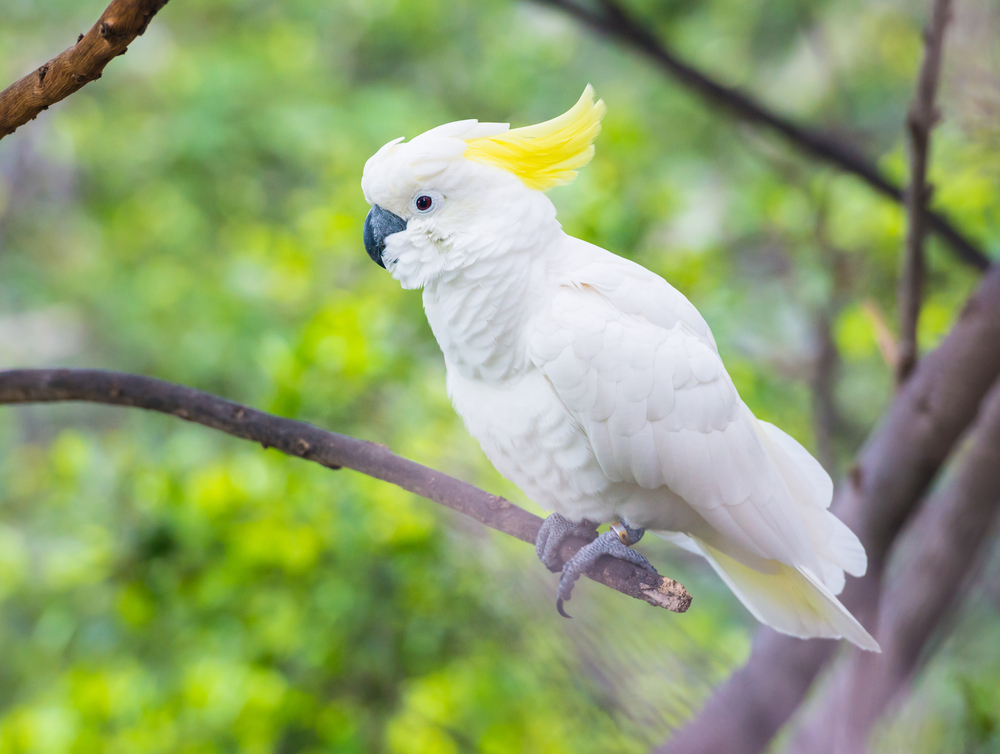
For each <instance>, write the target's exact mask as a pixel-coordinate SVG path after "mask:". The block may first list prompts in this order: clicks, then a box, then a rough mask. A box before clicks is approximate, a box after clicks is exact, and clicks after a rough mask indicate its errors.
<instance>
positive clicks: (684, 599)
mask: <svg viewBox="0 0 1000 754" xmlns="http://www.w3.org/2000/svg"><path fill="white" fill-rule="evenodd" d="M56 401H88V402H91V403H105V404H108V405H112V406H130V407H133V408H143V409H147V410H150V411H158V412H160V413H163V414H169V415H171V416H176V417H177V418H179V419H184V420H185V421H190V422H194V423H196V424H201V425H203V426H205V427H211V428H212V429H217V430H219V431H221V432H225V433H226V434H230V435H233V436H234V437H240V438H242V439H244V440H252V441H253V442H257V443H260V444H261V445H263V446H264V447H265V448H275V449H276V450H280V451H281V452H282V453H285V454H287V455H290V456H296V457H297V458H304V459H306V460H308V461H315V462H316V463H318V464H321V465H323V466H326V467H327V468H330V469H339V468H349V469H354V470H355V471H360V472H361V473H362V474H367V475H368V476H371V477H375V478H376V479H381V480H383V481H385V482H390V483H391V484H395V485H396V486H398V487H402V488H403V489H404V490H408V491H409V492H413V493H416V494H417V495H421V496H423V497H426V498H427V499H428V500H433V501H434V502H436V503H440V504H441V505H446V506H447V507H449V508H451V509H452V510H456V511H458V512H459V513H464V514H465V515H466V516H470V517H472V518H474V519H476V520H477V521H479V522H480V523H482V524H485V525H486V526H489V527H490V528H492V529H496V530H497V531H502V532H504V533H505V534H510V535H511V536H512V537H517V538H518V539H520V540H522V541H524V542H528V543H529V544H534V543H535V539H536V538H537V536H538V529H539V527H541V525H542V519H540V518H539V517H538V516H536V515H534V514H533V513H529V512H528V511H526V510H524V509H523V508H519V507H517V506H516V505H514V504H513V503H511V502H510V501H508V500H504V499H503V498H502V497H497V496H496V495H491V494H489V493H488V492H484V491H483V490H481V489H479V488H477V487H473V486H472V485H471V484H467V483H466V482H463V481H460V480H458V479H455V478H454V477H450V476H448V475H447V474H442V473H441V472H440V471H434V470H433V469H429V468H427V467H426V466H421V465H420V464H419V463H414V462H413V461H410V460H408V459H406V458H401V457H400V456H397V455H396V454H395V453H393V452H392V451H391V450H389V449H388V448H386V447H385V446H383V445H377V444H376V443H372V442H365V441H364V440H357V439H355V438H353V437H347V436H345V435H340V434H337V433H335V432H327V431H326V430H322V429H319V428H318V427H314V426H313V425H311V424H306V423H305V422H300V421H295V420H294V419H285V418H283V417H280V416H274V415H273V414H267V413H264V412H263V411H257V410H256V409H252V408H249V407H247V406H242V405H240V404H239V403H233V402H232V401H227V400H225V399H224V398H220V397H218V396H216V395H212V394H211V393H205V392H202V391H201V390H195V389H194V388H190V387H184V386H182V385H176V384H174V383H171V382H164V381H163V380H157V379H153V378H152V377H143V376H140V375H135V374H121V373H119V372H104V371H99V370H95V369H14V370H10V371H0V404H5V403H6V404H15V403H51V402H56ZM587 543H588V540H586V539H582V538H579V537H571V538H567V540H566V541H565V542H564V543H563V545H562V547H561V548H560V549H559V557H560V558H561V559H562V562H566V561H567V560H569V559H570V558H571V557H572V556H573V555H574V554H576V552H577V551H578V550H579V549H580V548H581V547H583V546H584V545H586V544H587ZM587 575H588V576H589V577H590V578H591V579H593V580H594V581H598V582H600V583H602V584H604V585H605V586H610V587H611V588H612V589H616V590H618V591H619V592H622V593H623V594H627V595H629V596H630V597H635V598H636V599H640V600H643V601H645V602H648V603H649V604H651V605H654V606H656V607H663V608H666V609H667V610H671V611H673V612H675V613H683V612H684V611H685V610H687V609H688V607H689V606H690V605H691V596H690V595H689V594H688V593H687V591H686V590H685V589H684V587H683V586H681V585H680V584H678V583H677V582H676V581H673V580H672V579H667V578H663V577H662V576H661V577H660V579H659V581H657V580H656V579H655V578H654V577H653V576H652V575H651V574H648V573H647V572H646V571H643V570H642V569H639V568H636V567H635V566H633V565H631V564H629V563H626V562H625V561H623V560H618V559H616V558H611V557H607V556H604V557H602V558H601V559H600V560H599V561H597V563H596V564H595V565H594V567H593V568H591V569H590V571H589V572H588V573H587Z"/></svg>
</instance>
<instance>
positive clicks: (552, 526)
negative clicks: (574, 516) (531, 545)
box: [535, 513, 597, 571]
mask: <svg viewBox="0 0 1000 754" xmlns="http://www.w3.org/2000/svg"><path fill="white" fill-rule="evenodd" d="M596 529H597V524H595V523H594V522H593V521H588V520H587V519H584V520H583V521H581V522H580V523H578V524H575V523H573V522H572V521H570V520H569V519H568V518H566V517H565V516H560V515H559V514H558V513H553V514H552V515H550V516H549V517H548V518H546V519H545V520H544V521H542V528H541V529H539V530H538V536H537V537H536V538H535V553H536V554H537V555H538V559H539V560H540V561H542V563H544V564H545V567H546V568H548V569H549V570H550V571H558V570H559V567H560V566H561V565H562V563H561V562H560V560H559V546H560V545H561V544H562V543H563V541H564V540H565V539H566V538H567V537H571V536H574V535H576V536H580V537H583V538H584V539H588V538H591V537H593V536H594V533H595V530H596Z"/></svg>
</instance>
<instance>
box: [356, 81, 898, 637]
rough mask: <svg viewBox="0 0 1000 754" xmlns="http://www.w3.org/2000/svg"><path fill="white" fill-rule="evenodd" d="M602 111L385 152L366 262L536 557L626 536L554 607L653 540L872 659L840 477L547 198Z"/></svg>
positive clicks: (588, 560) (792, 624) (585, 108)
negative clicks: (526, 502) (530, 507)
mask: <svg viewBox="0 0 1000 754" xmlns="http://www.w3.org/2000/svg"><path fill="white" fill-rule="evenodd" d="M604 111H605V107H604V103H603V102H601V101H597V102H595V101H594V96H593V90H592V89H591V88H590V87H589V86H588V87H587V89H586V91H585V92H584V94H583V96H582V97H581V98H580V100H579V101H578V102H577V103H576V105H575V106H574V107H573V108H572V109H571V110H569V111H568V112H566V113H565V114H563V115H561V116H559V117H558V118H555V119H553V120H550V121H547V122H545V123H541V124H538V125H534V126H528V127H525V128H518V129H514V130H510V129H509V126H508V125H507V124H505V123H479V122H478V121H476V120H463V121H458V122H456V123H448V124H446V125H443V126H439V127H437V128H434V129H432V130H430V131H427V132H426V133H424V134H421V135H420V136H417V137H415V138H414V139H412V140H411V141H409V142H403V140H402V139H397V140H395V141H392V142H390V143H388V144H386V145H385V146H384V147H382V148H381V149H380V150H379V151H378V152H377V153H376V154H375V155H374V156H373V157H372V158H371V159H370V160H368V162H367V164H366V165H365V169H364V177H363V178H362V180H361V185H362V188H363V190H364V194H365V199H367V201H368V203H369V204H370V205H371V211H370V212H369V214H368V217H367V219H366V221H365V228H364V240H365V246H366V249H367V251H368V254H369V255H370V256H371V258H372V259H373V260H374V261H376V262H377V263H378V264H380V265H382V266H383V267H385V268H386V269H387V270H388V271H389V272H390V273H391V275H392V277H394V278H395V279H396V280H398V281H399V282H400V283H401V284H402V286H403V287H404V288H410V289H413V288H422V289H423V302H424V310H425V311H426V313H427V319H428V321H429V322H430V326H431V329H432V330H433V332H434V336H435V338H437V341H438V343H439V344H440V346H441V351H442V352H443V354H444V360H445V365H446V367H447V388H448V394H449V395H450V396H451V400H452V403H453V404H454V406H455V410H456V411H457V412H458V414H459V415H460V416H461V417H462V419H463V421H464V422H465V426H466V428H467V429H468V431H469V432H470V433H471V434H472V436H473V437H475V438H476V439H477V440H478V441H479V443H480V444H481V445H482V448H483V451H484V452H485V453H486V456H487V457H488V458H489V459H490V461H492V462H493V465H494V466H496V468H497V470H498V471H500V473H501V474H503V475H504V476H505V477H506V478H507V479H509V480H511V481H512V482H513V483H514V484H516V485H517V486H518V487H520V488H521V490H523V491H524V493H525V494H526V495H528V497H530V498H531V499H533V500H534V501H535V502H537V503H538V504H539V505H541V506H542V507H543V508H546V509H548V510H550V511H554V513H553V514H552V515H550V516H549V517H548V518H547V519H546V521H545V525H544V526H543V527H542V531H541V533H540V534H539V539H538V553H539V556H540V557H541V558H542V561H543V562H545V563H546V565H550V566H556V567H557V566H558V559H557V556H556V552H557V550H558V545H559V543H560V542H561V541H562V539H564V538H565V537H566V536H567V535H568V534H569V533H570V532H572V531H574V529H575V528H576V527H578V526H580V525H589V526H590V527H591V528H593V527H594V526H596V525H597V524H600V523H613V524H614V525H615V526H614V530H613V531H609V532H605V533H604V534H602V535H601V536H600V537H598V538H597V539H596V540H595V541H594V542H592V543H591V544H590V545H588V546H586V547H584V548H583V549H582V550H581V551H580V552H579V553H578V554H577V555H576V556H575V557H574V558H573V559H572V560H571V561H570V562H569V563H567V564H565V565H564V566H563V569H562V571H563V572H562V577H561V579H560V584H559V606H560V612H561V611H562V607H561V605H562V601H563V600H566V599H569V595H570V591H571V589H572V587H573V583H574V581H575V580H576V579H577V578H578V577H579V575H580V573H582V572H583V571H585V570H586V569H587V568H588V567H589V566H590V565H591V564H592V563H593V562H594V561H595V560H596V559H597V558H598V557H600V556H601V555H602V554H610V555H613V556H616V557H620V558H623V559H626V560H629V561H631V562H633V563H636V564H638V565H640V566H642V567H644V568H649V569H650V570H652V567H651V566H650V565H649V563H648V561H646V559H645V558H644V557H643V556H642V555H640V554H638V553H637V552H635V551H634V550H632V549H631V548H630V547H628V546H627V545H629V544H632V543H634V542H635V541H637V540H638V538H639V537H640V536H642V533H643V531H644V530H646V529H649V530H651V531H654V532H655V533H657V534H659V535H661V536H662V537H664V538H665V539H667V540H670V541H672V542H674V543H676V544H677V545H679V546H681V547H683V548H685V549H687V550H690V551H693V552H696V553H698V554H699V555H702V556H703V557H704V558H705V559H706V560H708V562H709V563H710V564H711V565H712V568H714V569H715V571H716V572H717V573H718V574H719V576H721V577H722V579H723V580H724V581H725V582H726V584H727V585H728V586H729V588H730V589H732V591H733V592H734V593H735V595H736V596H737V597H738V598H739V599H740V600H741V601H742V602H743V604H744V605H745V606H746V607H747V609H749V610H750V612H751V613H753V615H754V616H756V618H757V619H758V620H760V621H761V622H762V623H765V624H767V625H768V626H771V627H772V628H774V629H776V630H778V631H780V632H782V633H785V634H789V635H792V636H799V637H830V638H839V637H843V638H845V639H848V640H849V641H851V642H853V643H854V644H856V645H858V646H859V647H862V648H864V649H869V650H874V651H878V649H879V647H878V644H877V643H876V642H875V640H874V639H873V638H872V637H871V635H870V634H869V633H868V632H867V631H866V630H865V629H864V628H863V627H862V626H861V624H860V623H858V621H857V620H856V619H855V618H854V616H852V615H851V614H850V612H848V611H847V609H846V608H845V607H844V606H843V605H842V604H841V603H840V601H839V600H838V599H837V597H836V596H835V595H837V594H839V593H840V591H841V589H843V586H844V572H845V571H846V572H847V573H849V574H851V575H853V576H861V575H863V574H864V572H865V569H866V566H867V560H866V556H865V551H864V548H863V547H862V545H861V543H860V542H859V541H858V538H857V537H856V536H855V535H854V533H853V532H851V530H850V529H848V528H847V526H845V525H844V524H843V523H842V522H841V521H840V520H838V519H837V518H835V517H834V516H833V514H831V513H830V512H829V511H828V510H827V509H828V508H829V506H830V500H831V497H832V493H833V485H832V483H831V481H830V477H829V475H828V474H827V473H826V472H825V471H824V470H823V468H822V467H821V466H820V465H819V463H817V462H816V460H815V459H814V458H813V457H812V456H811V455H810V454H809V453H808V451H806V450H805V449H804V448H803V447H802V446H801V445H800V444H799V443H798V442H796V441H795V440H794V439H792V438H791V437H789V436H788V435H787V434H785V433H784V432H782V431H781V430H780V429H778V428H777V427H775V426H774V425H773V424H768V423H767V422H764V421H760V420H758V419H757V418H756V417H755V416H754V415H753V413H752V412H751V411H750V409H749V408H747V406H746V404H744V403H743V401H742V400H740V396H739V395H738V394H737V392H736V388H735V387H734V386H733V381H732V380H731V379H730V377H729V375H728V374H727V373H726V369H725V367H724V366H723V363H722V359H721V358H720V356H719V351H718V348H717V347H716V344H715V339H714V338H713V337H712V331H711V330H710V329H709V327H708V325H707V324H706V323H705V320H704V319H702V317H701V315H700V314H699V313H698V310H697V309H695V307H694V306H693V305H692V304H691V302H689V301H688V300H687V299H686V298H685V297H684V296H683V295H682V294H681V293H679V292H678V291H677V290H675V289H674V288H673V287H672V286H671V285H670V284H669V283H667V282H666V281H665V280H663V279H662V278H660V277H659V276H658V275H655V274H653V273H652V272H650V271H649V270H646V269H645V268H643V267H641V266H639V265H638V264H635V263H633V262H630V261H629V260H627V259H624V258H622V257H619V256H616V255H614V254H612V253H611V252H608V251H605V250H604V249H601V248H599V247H597V246H594V245H593V244H589V243H587V242H585V241H581V240H579V239H577V238H573V237H571V236H568V235H566V233H564V232H563V230H562V227H561V226H560V224H559V222H558V221H557V220H556V210H555V207H553V205H552V202H551V201H549V199H548V197H547V196H546V195H545V193H544V191H545V190H546V189H549V188H552V187H554V186H558V185H561V184H565V183H569V182H570V181H572V180H573V178H574V177H575V176H576V169H577V168H579V167H582V166H583V165H585V164H586V163H587V162H589V160H590V158H591V156H592V155H593V152H594V147H593V145H592V142H593V141H594V139H595V137H596V136H597V134H598V132H599V131H600V121H601V117H602V116H603V114H604Z"/></svg>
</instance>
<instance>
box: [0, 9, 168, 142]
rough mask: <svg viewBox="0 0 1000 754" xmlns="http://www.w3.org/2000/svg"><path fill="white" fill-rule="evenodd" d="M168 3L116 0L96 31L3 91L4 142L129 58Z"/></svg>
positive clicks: (1, 127) (0, 113) (1, 130)
mask: <svg viewBox="0 0 1000 754" xmlns="http://www.w3.org/2000/svg"><path fill="white" fill-rule="evenodd" d="M167 2H168V0H113V2H112V3H111V5H109V6H108V7H107V9H106V10H105V11H104V13H103V14H101V17H100V18H99V19H98V20H97V23H96V24H94V25H93V26H92V27H91V29H90V31H88V32H87V33H86V34H81V35H80V38H79V39H78V40H77V42H76V44H75V45H73V46H72V47H70V48H69V49H68V50H65V51H64V52H62V53H61V54H60V55H58V56H56V57H54V58H53V59H52V60H50V61H49V62H48V63H46V64H45V65H43V66H42V67H41V68H38V69H37V70H35V71H33V72H31V73H29V74H28V75H27V76H25V77H24V78H23V79H21V80H20V81H15V82H14V83H13V84H11V85H10V86H8V87H7V88H6V89H4V90H3V91H2V92H0V139H2V138H3V137H5V136H9V135H10V134H12V133H14V131H15V130H17V129H18V128H20V127H21V126H23V125H24V124H25V123H27V122H28V121H29V120H34V119H35V118H36V117H38V114H39V113H40V112H42V111H43V110H48V108H49V106H50V105H54V104H55V103H56V102H59V101H60V100H62V99H65V98H66V97H68V96H69V95H71V94H72V93H73V92H75V91H77V90H78V89H81V88H83V87H84V86H85V85H86V84H87V83H89V82H91V81H95V80H96V79H99V78H100V77H101V73H102V72H103V71H104V67H105V66H106V65H107V64H108V63H110V62H111V60H112V59H113V58H115V57H117V56H119V55H124V54H125V51H126V50H127V49H128V46H129V45H130V44H131V43H132V40H133V39H135V38H136V37H137V36H139V35H140V34H142V33H143V32H145V31H146V27H147V26H148V25H149V22H150V20H151V19H152V18H153V16H155V15H156V14H157V12H158V11H159V10H160V8H162V7H163V6H164V5H166V4H167Z"/></svg>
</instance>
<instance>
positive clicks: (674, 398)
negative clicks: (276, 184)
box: [531, 273, 821, 572]
mask: <svg viewBox="0 0 1000 754" xmlns="http://www.w3.org/2000/svg"><path fill="white" fill-rule="evenodd" d="M647 274H648V273H647ZM618 277H619V283H621V279H623V278H624V276H623V275H621V274H619V275H618ZM613 279H614V276H611V275H609V276H607V277H606V278H602V283H603V284H605V285H607V284H608V281H609V280H613ZM646 308H649V307H646ZM692 308H693V307H692ZM623 309H624V310H623ZM644 311H645V310H644V307H643V303H642V301H634V302H632V303H627V300H626V301H624V302H623V301H620V300H619V299H618V298H617V297H616V298H615V300H614V301H613V302H612V301H610V300H609V299H608V298H607V296H605V295H603V294H602V293H601V291H600V290H599V288H598V287H597V286H595V285H565V286H562V287H561V288H560V289H559V291H558V292H557V293H556V294H555V295H554V296H553V298H552V302H551V308H550V310H549V312H548V313H547V314H548V319H547V321H546V324H545V325H544V326H539V327H538V328H536V336H535V337H534V338H533V341H532V345H531V355H532V359H533V361H534V362H535V364H536V366H538V367H539V368H540V369H541V370H542V372H543V373H544V374H545V375H546V376H547V377H548V379H549V381H550V383H551V385H552V387H553V389H554V390H555V392H556V394H557V395H558V396H559V398H560V400H561V401H562V402H563V404H564V405H565V406H566V408H567V410H568V411H569V412H570V413H571V414H572V416H573V418H574V420H575V421H576V422H577V423H578V425H579V426H581V427H583V429H584V431H585V432H586V433H587V435H588V437H589V439H590V443H591V446H592V447H593V450H594V453H595V455H596V457H597V461H598V463H599V464H600V466H601V469H602V470H603V471H604V473H605V475H606V476H607V477H608V478H609V479H610V480H612V481H616V482H617V481H624V482H631V483H634V484H637V485H639V486H640V487H643V488H645V489H656V488H658V487H661V486H664V485H665V486H667V487H668V488H669V489H670V490H671V491H672V492H674V493H675V494H676V495H679V496H680V497H681V498H683V499H684V500H685V501H686V502H687V503H688V504H689V505H690V506H691V507H692V508H694V510H695V511H697V512H698V513H699V514H701V516H702V517H703V518H704V520H705V521H707V522H708V523H709V524H710V525H711V526H712V527H713V528H714V529H715V530H717V531H718V532H719V534H721V535H722V537H723V538H724V539H725V540H727V541H730V542H732V543H733V544H734V545H736V546H737V547H738V548H739V549H740V550H742V551H744V552H746V553H750V554H751V555H753V556H757V557H761V558H764V559H775V560H779V561H781V562H783V563H786V564H787V565H791V566H798V565H805V566H807V567H810V568H813V569H814V570H815V571H816V572H820V570H821V567H820V564H819V562H818V560H817V558H816V555H815V553H814V552H813V549H812V546H811V544H810V542H809V538H808V535H807V533H806V530H805V528H804V526H803V523H802V521H801V519H800V517H799V515H798V513H797V511H796V510H795V503H794V501H793V500H792V496H791V494H790V493H789V490H788V488H787V487H786V485H785V483H784V481H783V480H782V476H781V473H780V471H779V469H778V468H777V467H776V465H775V462H774V461H773V460H772V459H771V456H770V454H769V453H768V450H767V449H766V448H765V442H768V439H767V438H766V437H762V436H761V435H760V434H759V433H758V431H757V430H755V428H754V427H755V424H754V423H755V422H756V419H754V417H753V415H752V414H751V413H750V411H749V409H747V408H746V406H744V405H743V403H742V401H741V400H740V398H739V395H738V394H737V392H736V389H735V388H734V387H733V385H732V381H731V380H730V379H729V375H728V374H727V373H726V370H725V368H724V367H723V365H722V360H721V359H720V358H719V355H718V352H717V351H716V350H715V344H714V341H712V340H710V339H709V338H708V337H706V336H705V333H704V332H701V333H700V332H699V331H698V330H699V329H700V328H698V327H697V325H698V323H697V322H695V323H694V326H692V324H689V323H688V321H687V320H686V319H685V318H681V317H674V318H673V324H672V325H671V326H670V327H665V326H663V325H662V324H661V323H659V322H653V321H650V320H649V319H648V318H647V317H646V316H645V315H644ZM657 316H658V317H659V318H660V319H661V320H662V319H664V318H666V319H669V317H668V316H667V315H666V314H665V312H664V311H662V310H661V311H659V313H658V315H657ZM553 322H554V323H556V326H555V327H553V326H552V324H553ZM706 332H707V328H706ZM566 333H570V337H567V335H566ZM709 335H710V333H709ZM803 452H804V451H803ZM802 484H803V485H805V484H806V482H805V481H802Z"/></svg>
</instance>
